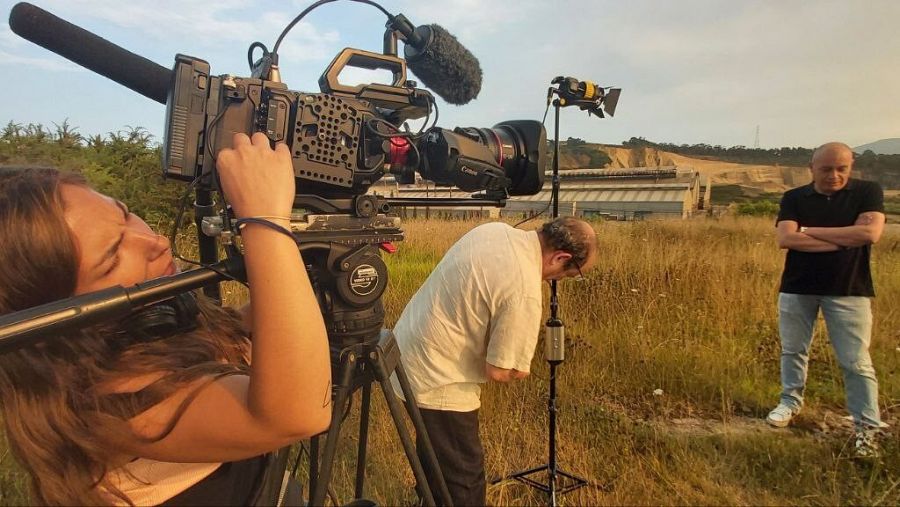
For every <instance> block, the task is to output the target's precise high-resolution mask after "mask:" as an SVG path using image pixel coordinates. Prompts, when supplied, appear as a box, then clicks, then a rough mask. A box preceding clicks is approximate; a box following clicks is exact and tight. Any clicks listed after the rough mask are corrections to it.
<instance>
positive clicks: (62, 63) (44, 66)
mask: <svg viewBox="0 0 900 507" xmlns="http://www.w3.org/2000/svg"><path fill="white" fill-rule="evenodd" d="M0 65H4V66H20V67H30V68H36V69H41V70H50V71H63V72H84V69H83V68H81V67H79V66H78V65H75V64H74V63H71V62H69V61H66V60H63V59H61V58H31V57H26V56H19V55H16V54H14V53H10V52H8V51H4V50H2V49H0Z"/></svg>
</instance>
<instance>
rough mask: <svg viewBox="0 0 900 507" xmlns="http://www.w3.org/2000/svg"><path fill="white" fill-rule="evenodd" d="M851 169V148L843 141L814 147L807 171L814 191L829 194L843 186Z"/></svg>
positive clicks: (848, 177)
mask: <svg viewBox="0 0 900 507" xmlns="http://www.w3.org/2000/svg"><path fill="white" fill-rule="evenodd" d="M852 170H853V150H852V149H851V148H850V147H849V146H847V145H846V144H845V143H840V142H830V143H825V144H823V145H822V146H819V147H818V148H816V150H815V151H813V154H812V158H811V159H810V162H809V171H810V173H811V174H812V178H813V187H814V188H815V190H816V192H818V193H820V194H825V195H831V194H833V193H835V192H837V191H839V190H841V189H843V188H844V187H845V186H847V182H848V181H849V180H850V172H851V171H852Z"/></svg>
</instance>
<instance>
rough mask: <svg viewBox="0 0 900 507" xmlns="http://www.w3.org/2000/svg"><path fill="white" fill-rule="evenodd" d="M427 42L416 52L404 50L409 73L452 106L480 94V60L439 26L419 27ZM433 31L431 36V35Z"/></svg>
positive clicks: (408, 49)
mask: <svg viewBox="0 0 900 507" xmlns="http://www.w3.org/2000/svg"><path fill="white" fill-rule="evenodd" d="M416 31H417V32H422V33H423V39H425V40H426V41H427V42H426V44H425V47H424V48H422V49H421V50H418V51H416V50H415V49H416V48H412V47H411V46H409V45H407V46H406V48H404V51H405V53H406V61H407V64H408V65H409V68H410V70H412V71H413V73H414V74H415V75H416V77H418V78H419V79H420V80H422V84H424V85H425V86H426V87H428V88H429V89H430V90H431V91H433V92H434V93H435V94H437V95H438V96H439V97H441V98H442V99H444V100H445V101H447V102H448V103H450V104H456V105H462V104H466V103H468V102H469V101H471V100H472V99H474V98H475V97H477V96H478V92H480V91H481V65H480V64H479V63H478V59H477V58H475V56H474V55H473V54H472V53H471V52H470V51H469V50H468V49H466V48H465V47H464V46H463V45H462V44H460V43H459V41H458V40H457V39H456V37H454V36H453V35H451V34H450V33H449V32H448V31H447V30H445V29H444V28H443V27H441V26H440V25H434V24H432V25H428V26H420V27H418V28H417V29H416ZM428 32H430V33H428Z"/></svg>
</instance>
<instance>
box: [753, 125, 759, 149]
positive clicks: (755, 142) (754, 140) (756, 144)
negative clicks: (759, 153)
mask: <svg viewBox="0 0 900 507" xmlns="http://www.w3.org/2000/svg"><path fill="white" fill-rule="evenodd" d="M753 147H754V148H756V149H759V125H757V126H756V137H755V138H754V139H753Z"/></svg>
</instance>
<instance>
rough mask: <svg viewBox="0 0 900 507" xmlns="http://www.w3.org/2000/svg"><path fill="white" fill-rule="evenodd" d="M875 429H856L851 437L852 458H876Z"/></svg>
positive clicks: (876, 433)
mask: <svg viewBox="0 0 900 507" xmlns="http://www.w3.org/2000/svg"><path fill="white" fill-rule="evenodd" d="M877 435H878V430H877V429H858V430H856V432H855V433H854V435H853V457H854V458H860V459H874V458H877V457H878V442H877V441H876V437H877Z"/></svg>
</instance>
